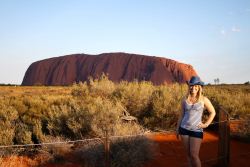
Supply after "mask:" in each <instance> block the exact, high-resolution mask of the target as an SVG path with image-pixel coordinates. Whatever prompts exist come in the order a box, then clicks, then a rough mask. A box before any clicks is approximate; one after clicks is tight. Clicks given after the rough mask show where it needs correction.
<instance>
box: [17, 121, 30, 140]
mask: <svg viewBox="0 0 250 167" xmlns="http://www.w3.org/2000/svg"><path fill="white" fill-rule="evenodd" d="M14 140H15V143H16V144H30V143H33V142H32V132H31V131H30V130H29V128H28V126H27V125H26V124H23V123H19V124H18V125H17V126H16V128H15V138H14Z"/></svg>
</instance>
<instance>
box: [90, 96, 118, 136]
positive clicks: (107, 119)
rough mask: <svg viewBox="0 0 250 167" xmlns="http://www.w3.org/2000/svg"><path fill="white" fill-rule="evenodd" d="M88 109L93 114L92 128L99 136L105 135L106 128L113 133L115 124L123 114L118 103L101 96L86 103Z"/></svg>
mask: <svg viewBox="0 0 250 167" xmlns="http://www.w3.org/2000/svg"><path fill="white" fill-rule="evenodd" d="M86 110H88V111H89V113H90V114H91V115H92V121H91V129H92V131H93V133H95V134H96V135H97V136H104V132H105V130H109V131H110V133H111V134H113V133H114V128H113V126H114V125H116V124H118V123H119V117H120V116H121V115H122V109H121V108H120V107H119V106H118V105H117V104H116V103H113V102H112V101H110V100H108V99H102V98H101V97H97V98H93V101H92V102H90V103H88V104H86Z"/></svg>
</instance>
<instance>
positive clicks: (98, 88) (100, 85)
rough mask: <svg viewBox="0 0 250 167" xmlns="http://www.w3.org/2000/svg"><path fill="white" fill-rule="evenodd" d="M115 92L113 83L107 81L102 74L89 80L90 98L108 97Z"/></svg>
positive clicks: (106, 77) (105, 76)
mask: <svg viewBox="0 0 250 167" xmlns="http://www.w3.org/2000/svg"><path fill="white" fill-rule="evenodd" d="M114 90H115V84H114V82H112V81H110V80H109V79H108V76H107V75H105V74H102V75H101V76H100V77H99V78H97V79H93V78H90V79H89V92H90V93H91V94H92V96H94V95H97V96H101V97H109V96H110V95H111V94H112V93H113V91H114Z"/></svg>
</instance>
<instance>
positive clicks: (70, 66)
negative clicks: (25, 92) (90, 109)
mask: <svg viewBox="0 0 250 167" xmlns="http://www.w3.org/2000/svg"><path fill="white" fill-rule="evenodd" d="M102 73H105V74H107V75H108V77H109V79H110V80H112V81H114V82H119V81H122V80H126V81H134V80H138V81H143V80H145V81H151V82H152V83H153V84H155V85H160V84H168V83H175V82H178V83H184V82H186V81H187V80H189V78H190V77H191V76H192V75H197V74H196V72H195V70H194V69H193V67H192V66H191V65H188V64H183V63H179V62H177V61H174V60H171V59H167V58H161V57H155V56H144V55H138V54H128V53H103V54H99V55H87V54H73V55H66V56H61V57H54V58H49V59H45V60H41V61H37V62H34V63H32V64H31V65H30V66H29V68H28V70H27V71H26V73H25V76H24V78H23V82H22V85H71V84H73V83H74V82H80V81H87V80H88V78H89V77H90V76H91V77H93V78H97V77H99V76H101V75H102Z"/></svg>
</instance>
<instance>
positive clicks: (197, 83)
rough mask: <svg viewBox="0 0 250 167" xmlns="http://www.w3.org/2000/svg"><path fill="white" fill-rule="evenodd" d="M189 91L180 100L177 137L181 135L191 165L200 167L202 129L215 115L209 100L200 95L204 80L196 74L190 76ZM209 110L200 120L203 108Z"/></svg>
mask: <svg viewBox="0 0 250 167" xmlns="http://www.w3.org/2000/svg"><path fill="white" fill-rule="evenodd" d="M188 86H189V91H188V94H187V96H186V97H185V98H184V99H183V100H182V103H181V104H182V111H181V114H180V116H179V120H178V123H177V129H176V132H177V138H178V139H179V136H180V137H181V140H182V142H183V144H184V147H185V149H186V151H187V156H188V163H189V166H191V167H200V166H201V161H200V158H199V151H200V146H201V142H202V139H203V129H204V128H207V127H208V126H209V125H210V124H211V122H212V121H213V119H214V117H215V110H214V107H213V105H212V104H211V102H210V100H209V99H208V98H207V97H205V96H203V95H202V87H203V86H204V82H202V81H201V80H200V78H199V77H198V76H192V77H191V79H190V81H189V82H188ZM205 108H206V109H207V111H208V112H209V117H208V119H207V120H206V122H204V123H203V122H202V114H203V111H204V109H205Z"/></svg>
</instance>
